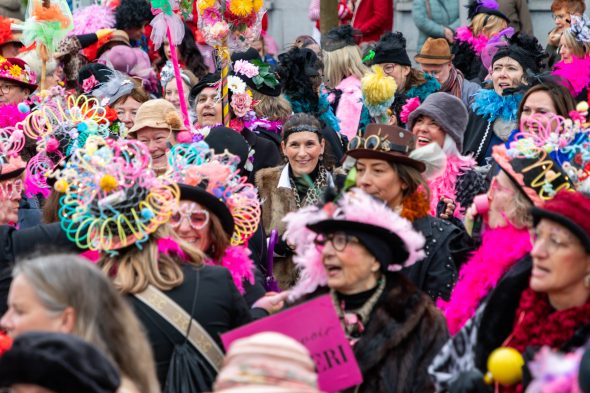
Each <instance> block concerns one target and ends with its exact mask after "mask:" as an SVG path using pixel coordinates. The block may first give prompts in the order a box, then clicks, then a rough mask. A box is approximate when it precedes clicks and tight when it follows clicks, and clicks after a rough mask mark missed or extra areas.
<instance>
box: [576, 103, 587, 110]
mask: <svg viewBox="0 0 590 393" xmlns="http://www.w3.org/2000/svg"><path fill="white" fill-rule="evenodd" d="M576 110H577V111H578V112H586V111H588V103H587V102H586V101H581V102H579V103H578V105H576Z"/></svg>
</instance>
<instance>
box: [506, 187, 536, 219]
mask: <svg viewBox="0 0 590 393" xmlns="http://www.w3.org/2000/svg"><path fill="white" fill-rule="evenodd" d="M510 205H511V206H512V208H511V209H510V210H508V211H507V212H506V218H508V220H510V222H511V223H512V225H514V226H515V227H516V228H518V229H522V228H530V227H531V226H532V224H533V216H532V215H531V213H530V209H531V207H533V204H532V203H531V201H529V200H528V198H527V197H526V196H525V195H524V193H523V192H522V191H520V190H518V189H517V191H516V194H515V196H514V200H513V201H512V203H511V204H510Z"/></svg>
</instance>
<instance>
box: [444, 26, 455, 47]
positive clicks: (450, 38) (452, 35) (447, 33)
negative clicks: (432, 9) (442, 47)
mask: <svg viewBox="0 0 590 393" xmlns="http://www.w3.org/2000/svg"><path fill="white" fill-rule="evenodd" d="M444 32H445V38H446V40H447V41H449V44H452V43H453V41H455V33H453V30H451V29H449V28H448V27H445V28H444Z"/></svg>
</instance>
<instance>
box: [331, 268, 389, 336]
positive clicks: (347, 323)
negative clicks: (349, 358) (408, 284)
mask: <svg viewBox="0 0 590 393" xmlns="http://www.w3.org/2000/svg"><path fill="white" fill-rule="evenodd" d="M384 290H385V278H384V277H383V278H381V279H380V280H379V282H378V283H377V290H376V291H375V293H374V294H373V295H372V296H371V297H370V298H369V300H367V301H366V302H365V304H363V305H362V306H361V307H359V308H356V309H354V310H348V311H346V310H345V309H344V307H345V304H344V302H341V301H340V300H339V299H338V295H337V293H336V291H335V290H333V289H330V296H331V297H332V301H333V302H334V305H335V306H336V312H337V313H338V316H339V318H340V323H341V324H342V327H343V328H344V331H345V332H346V336H347V338H348V341H349V342H350V344H351V345H352V346H354V344H355V343H356V342H357V341H358V340H359V339H360V336H361V335H362V334H363V332H364V330H365V326H366V324H367V322H368V321H369V315H371V312H372V311H373V308H374V307H375V304H376V303H377V301H378V300H379V298H380V297H381V295H382V294H383V291H384Z"/></svg>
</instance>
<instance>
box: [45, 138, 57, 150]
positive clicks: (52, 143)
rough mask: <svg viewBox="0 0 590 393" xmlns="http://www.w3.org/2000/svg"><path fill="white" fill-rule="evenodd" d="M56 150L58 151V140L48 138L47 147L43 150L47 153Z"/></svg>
mask: <svg viewBox="0 0 590 393" xmlns="http://www.w3.org/2000/svg"><path fill="white" fill-rule="evenodd" d="M57 149H59V142H58V140H57V139H55V138H50V139H49V140H48V141H47V147H46V148H45V150H47V152H48V153H54V152H56V151H57Z"/></svg>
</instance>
